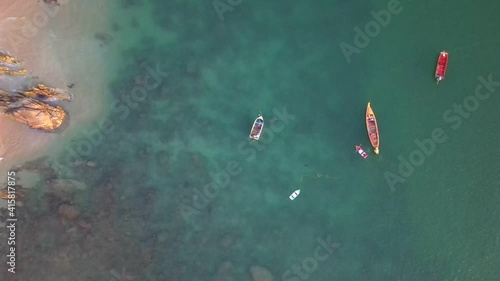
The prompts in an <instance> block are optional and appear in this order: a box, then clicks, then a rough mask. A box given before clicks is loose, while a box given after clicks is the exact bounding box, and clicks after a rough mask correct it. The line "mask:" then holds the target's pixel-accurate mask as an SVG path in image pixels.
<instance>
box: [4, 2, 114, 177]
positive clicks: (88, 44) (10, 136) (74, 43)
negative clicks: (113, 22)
mask: <svg viewBox="0 0 500 281" xmlns="http://www.w3.org/2000/svg"><path fill="white" fill-rule="evenodd" d="M89 2H95V4H92V3H89ZM59 3H60V6H50V5H47V4H45V3H43V1H15V0H7V1H1V2H0V51H1V52H4V53H8V54H10V55H12V56H14V57H15V58H16V59H17V60H19V61H20V62H21V65H22V67H23V68H25V69H27V70H28V74H27V75H26V76H25V77H22V78H19V77H16V78H12V77H6V76H2V77H0V88H2V89H3V90H5V91H10V92H13V91H16V90H25V89H19V87H22V86H27V85H30V86H31V85H34V84H35V83H38V82H41V83H44V84H45V85H48V86H50V87H54V88H61V89H67V90H69V91H70V93H71V94H72V95H73V97H74V99H73V101H72V102H71V103H65V102H63V103H61V105H62V106H63V107H64V109H65V110H66V111H67V112H68V114H69V116H70V122H69V126H68V127H67V128H66V129H65V130H64V131H63V132H61V133H43V132H39V131H35V130H32V129H30V128H28V126H26V125H24V124H20V123H18V122H16V121H14V120H11V119H9V118H7V117H6V116H3V115H2V116H0V128H2V130H1V131H0V157H1V158H2V159H1V160H0V175H4V174H6V171H7V170H8V169H10V168H11V167H12V166H13V165H17V164H20V163H23V162H24V161H29V160H33V159H35V158H38V157H41V156H44V155H49V154H50V155H56V154H57V151H60V150H61V149H60V148H61V147H62V145H60V144H62V143H63V142H64V140H65V139H66V138H68V137H69V136H70V135H72V134H75V133H77V132H78V128H79V126H81V125H82V126H84V125H85V124H88V122H91V121H93V120H94V119H95V118H96V117H98V115H99V114H100V113H101V112H102V107H101V104H102V102H100V101H101V100H102V98H103V97H104V95H103V93H104V92H105V91H106V81H107V79H106V69H105V68H104V65H103V64H104V61H105V59H108V58H109V56H110V55H111V54H110V53H109V50H110V49H109V48H105V47H103V46H102V42H99V40H97V39H96V36H95V34H96V32H105V30H102V29H103V27H104V28H106V27H107V26H109V24H108V23H107V21H108V20H107V18H106V16H105V15H106V13H107V11H108V10H107V7H108V6H109V5H111V4H109V3H107V4H102V3H100V2H97V1H85V3H83V2H82V1H73V0H60V1H59ZM89 18H92V20H88V19H89ZM70 84H74V87H73V88H71V89H70V88H68V85H70ZM58 144H59V145H58ZM4 181H5V180H4V177H3V176H0V182H4Z"/></svg>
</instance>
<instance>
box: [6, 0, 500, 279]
mask: <svg viewBox="0 0 500 281" xmlns="http://www.w3.org/2000/svg"><path fill="white" fill-rule="evenodd" d="M120 3H121V5H120V7H118V8H117V9H114V10H113V12H112V14H111V15H110V16H111V17H112V19H113V21H112V22H111V25H110V27H109V28H110V29H109V30H108V29H104V28H103V30H99V32H106V33H107V34H109V35H111V36H112V38H113V43H110V44H109V45H105V46H103V48H113V49H112V52H113V54H115V55H117V56H119V59H117V60H116V61H109V62H106V64H107V65H108V66H107V67H110V69H113V70H114V71H113V74H114V75H110V77H111V76H113V77H112V78H110V79H109V81H108V82H109V91H107V92H106V93H103V95H105V99H104V100H105V102H104V104H103V108H105V109H106V110H105V111H106V112H107V113H105V114H103V115H102V116H97V117H96V118H95V120H94V122H93V123H92V124H82V125H80V126H79V130H77V132H76V133H74V134H72V137H71V138H69V137H68V138H67V139H66V140H65V144H64V148H63V149H62V150H63V153H60V154H58V155H57V156H56V157H52V158H49V159H41V160H37V161H36V162H34V163H30V164H25V165H24V169H25V170H27V171H34V170H35V171H36V172H37V173H38V174H39V175H41V176H42V177H43V179H42V180H41V181H40V182H39V183H38V184H37V185H36V186H34V187H33V188H30V189H29V194H28V197H27V198H26V199H25V201H24V202H23V207H22V211H20V214H19V216H20V217H21V218H22V225H23V226H22V229H21V230H19V244H20V246H18V247H19V248H20V249H23V252H24V255H23V256H20V257H19V273H18V276H20V278H21V279H19V280H73V279H75V278H76V279H78V280H120V279H121V280H189V281H196V280H252V276H251V274H250V271H251V268H252V267H254V266H261V267H264V268H266V269H267V270H268V271H269V272H270V273H271V274H272V275H273V276H274V280H294V281H297V280H308V279H314V280H394V281H398V280H401V281H402V280H415V281H417V280H437V281H441V280H442V281H444V280H494V279H495V278H496V276H498V274H499V273H500V272H499V271H498V267H497V264H498V262H499V259H500V258H499V256H498V253H497V252H498V251H497V249H498V247H499V246H500V243H499V238H498V237H499V235H498V231H497V229H498V211H499V208H498V204H496V200H497V199H498V197H499V195H500V193H499V192H498V184H499V182H500V181H499V180H498V179H497V173H496V172H497V171H498V165H497V164H496V162H494V159H495V155H496V154H498V151H497V150H496V149H495V147H494V140H495V137H496V135H497V133H496V130H495V127H496V125H497V121H496V119H494V118H491V117H492V116H493V113H494V108H493V107H494V104H495V101H496V100H497V99H498V97H497V96H496V93H497V92H498V91H499V90H498V89H496V91H495V92H492V93H491V95H490V96H489V97H488V98H486V99H484V100H480V101H479V104H478V106H477V109H475V110H473V111H470V112H468V113H470V115H468V117H467V118H465V117H462V118H460V120H461V122H462V123H460V125H457V124H458V123H456V122H458V121H456V120H457V119H456V117H455V119H453V120H455V121H450V120H448V119H444V118H443V115H444V114H446V112H447V110H448V109H451V110H453V104H454V103H457V104H458V103H463V101H464V99H466V98H467V97H468V96H470V95H473V94H474V91H475V88H476V86H477V85H479V84H480V81H479V80H478V76H482V77H484V78H485V79H486V78H487V77H488V75H490V74H491V75H492V77H493V80H494V81H498V80H499V79H500V72H499V69H498V67H497V65H496V64H495V61H496V60H495V59H496V58H498V53H497V52H496V50H495V48H494V46H495V44H494V43H492V42H495V40H496V39H498V40H500V37H499V34H498V32H496V29H494V28H495V26H496V25H495V24H493V22H495V21H497V20H496V18H495V17H493V12H494V9H492V8H491V7H494V6H495V5H496V2H493V1H489V2H485V3H482V4H478V3H475V4H471V3H465V2H463V3H455V2H454V5H448V3H447V2H446V1H438V3H436V2H433V4H432V7H435V6H444V5H447V7H448V10H447V13H446V14H445V15H443V14H442V13H441V12H442V11H441V10H434V9H433V8H431V6H430V5H428V4H426V3H424V2H411V1H405V2H403V1H402V2H401V3H400V7H401V9H400V12H399V13H398V14H393V15H392V17H391V20H390V22H389V23H388V24H387V26H386V27H381V29H380V32H379V34H378V35H376V36H374V37H373V38H371V39H370V41H369V44H368V45H367V46H365V47H363V48H359V49H360V52H359V54H353V55H352V56H351V57H350V58H351V62H350V63H349V62H348V61H347V60H346V58H345V56H344V55H343V54H342V51H341V49H340V47H339V44H340V43H342V42H345V43H348V44H354V36H355V31H354V30H353V27H355V26H359V27H361V28H364V26H365V25H366V24H367V23H368V22H370V21H371V20H373V16H372V15H371V14H370V11H372V10H374V11H379V10H381V9H387V5H388V2H385V1H371V2H370V3H351V2H345V1H327V2H324V3H321V4H320V3H302V2H300V3H299V2H298V1H295V2H293V1H292V2H290V1H273V2H269V1H251V2H250V1H241V3H240V4H239V5H236V6H234V7H232V10H230V11H228V12H226V13H224V14H223V20H221V18H220V17H219V16H218V14H217V11H216V10H215V9H214V6H213V3H211V2H209V1H208V2H207V1H172V2H170V3H168V4H165V3H163V2H162V1H122V2H120ZM478 15H482V16H478ZM438 23H439V25H438V26H436V25H437V24H438ZM497 24H498V23H497ZM478 26H481V29H477V27H478ZM96 32H97V31H96ZM442 49H446V50H448V51H449V52H450V65H449V71H448V73H447V77H446V79H445V80H444V81H442V82H441V83H440V84H439V85H438V86H437V85H436V83H435V81H434V80H433V76H432V75H433V71H434V67H435V63H436V59H437V55H438V53H439V51H441V50H442ZM109 65H112V66H109ZM86 75H91V73H88V74H86ZM483 89H487V88H486V87H485V88H483ZM368 101H371V103H372V107H373V109H374V111H375V113H376V115H377V120H378V123H379V128H380V132H381V147H380V151H381V154H380V155H375V154H374V153H373V151H372V149H371V148H370V144H369V142H368V139H367V137H366V129H365V124H364V120H363V118H364V116H363V115H364V111H365V108H366V104H367V102H368ZM259 112H261V113H262V114H263V116H264V118H265V120H266V125H265V127H264V133H263V136H262V139H261V140H260V141H259V142H256V143H253V144H251V143H249V142H248V140H247V139H248V138H247V136H248V133H249V131H250V126H251V124H252V122H253V120H254V119H255V117H256V116H257V114H258V113H259ZM287 114H288V115H287ZM450 114H453V113H450ZM450 116H452V115H449V117H450ZM453 116H459V115H456V114H453ZM450 118H451V117H450ZM485 120H488V121H486V122H485ZM436 128H441V129H442V130H443V131H444V133H445V134H446V136H447V139H446V140H445V141H444V142H443V143H436V144H435V149H434V151H432V152H429V153H428V154H424V153H421V155H424V160H423V163H421V164H418V165H413V166H414V171H413V173H411V175H409V176H406V175H403V174H404V173H403V174H401V173H400V172H398V167H399V166H400V161H401V158H398V157H399V156H401V157H402V158H403V159H405V160H408V161H411V160H410V155H412V154H416V153H417V152H414V151H416V150H417V149H419V147H418V146H417V144H415V141H416V140H420V141H422V140H424V139H427V138H431V137H432V132H433V130H434V129H436ZM359 143H361V144H362V145H363V147H364V148H365V149H366V150H367V152H368V153H369V155H370V156H369V157H368V158H367V159H366V160H363V159H362V158H361V157H359V156H358V155H357V154H356V153H355V151H354V146H355V145H357V144H359ZM420 150H421V149H420ZM89 161H90V162H89ZM410 164H411V163H410ZM388 173H392V174H394V175H398V176H400V177H401V178H402V179H403V180H404V182H402V183H401V182H398V183H395V184H394V185H392V186H391V184H390V183H388V181H387V180H386V175H387V174H388ZM409 173H410V172H409ZM56 178H58V179H74V180H77V181H78V182H80V183H79V184H75V183H72V184H71V183H68V182H64V188H63V189H64V190H63V191H61V190H60V189H57V190H55V188H54V185H55V182H54V179H56ZM214 182H216V183H217V184H219V185H222V187H221V188H219V189H217V191H214V190H213V186H214V185H213V183H214ZM81 183H83V184H84V185H82V184H81ZM76 186H78V187H76ZM299 188H301V194H300V195H299V196H298V197H297V198H296V199H295V200H294V201H290V200H289V199H288V196H289V195H290V194H291V193H292V192H293V191H294V190H296V189H299ZM61 205H71V206H74V208H76V210H77V213H78V215H76V216H72V215H71V213H70V212H69V211H67V209H65V208H66V207H63V208H62V209H61ZM328 240H330V241H331V242H334V243H338V244H339V245H338V247H334V248H336V249H335V250H334V251H333V252H332V253H329V252H328V250H326V248H324V249H325V251H324V252H323V253H328V254H327V257H326V258H325V259H324V260H323V261H322V260H321V259H318V258H317V255H316V254H315V253H316V249H317V247H318V246H321V245H323V244H321V243H320V242H318V241H328ZM2 247H4V246H3V245H2ZM321 251H323V250H321ZM315 255H316V256H315ZM128 275H130V276H134V278H135V279H132V277H130V278H128V279H127V278H126V277H127V276H128ZM6 276H7V275H6ZM42 277H43V278H42ZM254 277H255V276H254ZM40 278H41V279H40ZM257 280H262V281H264V280H266V279H264V278H263V277H261V279H257Z"/></svg>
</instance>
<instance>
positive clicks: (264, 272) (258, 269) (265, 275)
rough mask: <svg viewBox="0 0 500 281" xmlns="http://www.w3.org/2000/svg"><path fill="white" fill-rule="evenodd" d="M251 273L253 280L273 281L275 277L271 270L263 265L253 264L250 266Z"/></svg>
mask: <svg viewBox="0 0 500 281" xmlns="http://www.w3.org/2000/svg"><path fill="white" fill-rule="evenodd" d="M250 274H252V278H253V281H273V280H274V277H273V274H272V273H271V271H269V270H268V269H267V268H265V267H262V266H258V265H256V266H252V267H251V268H250Z"/></svg>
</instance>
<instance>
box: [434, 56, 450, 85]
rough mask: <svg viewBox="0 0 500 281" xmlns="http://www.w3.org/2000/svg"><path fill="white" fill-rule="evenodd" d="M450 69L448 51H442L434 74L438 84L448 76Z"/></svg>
mask: <svg viewBox="0 0 500 281" xmlns="http://www.w3.org/2000/svg"><path fill="white" fill-rule="evenodd" d="M447 68H448V53H447V52H446V51H442V52H441V53H439V57H438V61H437V65H436V72H435V73H434V78H436V80H437V82H438V83H439V81H441V80H443V79H444V77H445V76H446V69H447Z"/></svg>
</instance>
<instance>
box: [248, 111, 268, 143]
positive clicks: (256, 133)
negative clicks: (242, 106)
mask: <svg viewBox="0 0 500 281" xmlns="http://www.w3.org/2000/svg"><path fill="white" fill-rule="evenodd" d="M263 129H264V117H262V116H260V115H259V117H257V119H255V121H254V122H253V126H252V129H251V130H250V136H249V137H250V139H251V140H259V138H260V135H261V134H262V130H263Z"/></svg>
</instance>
